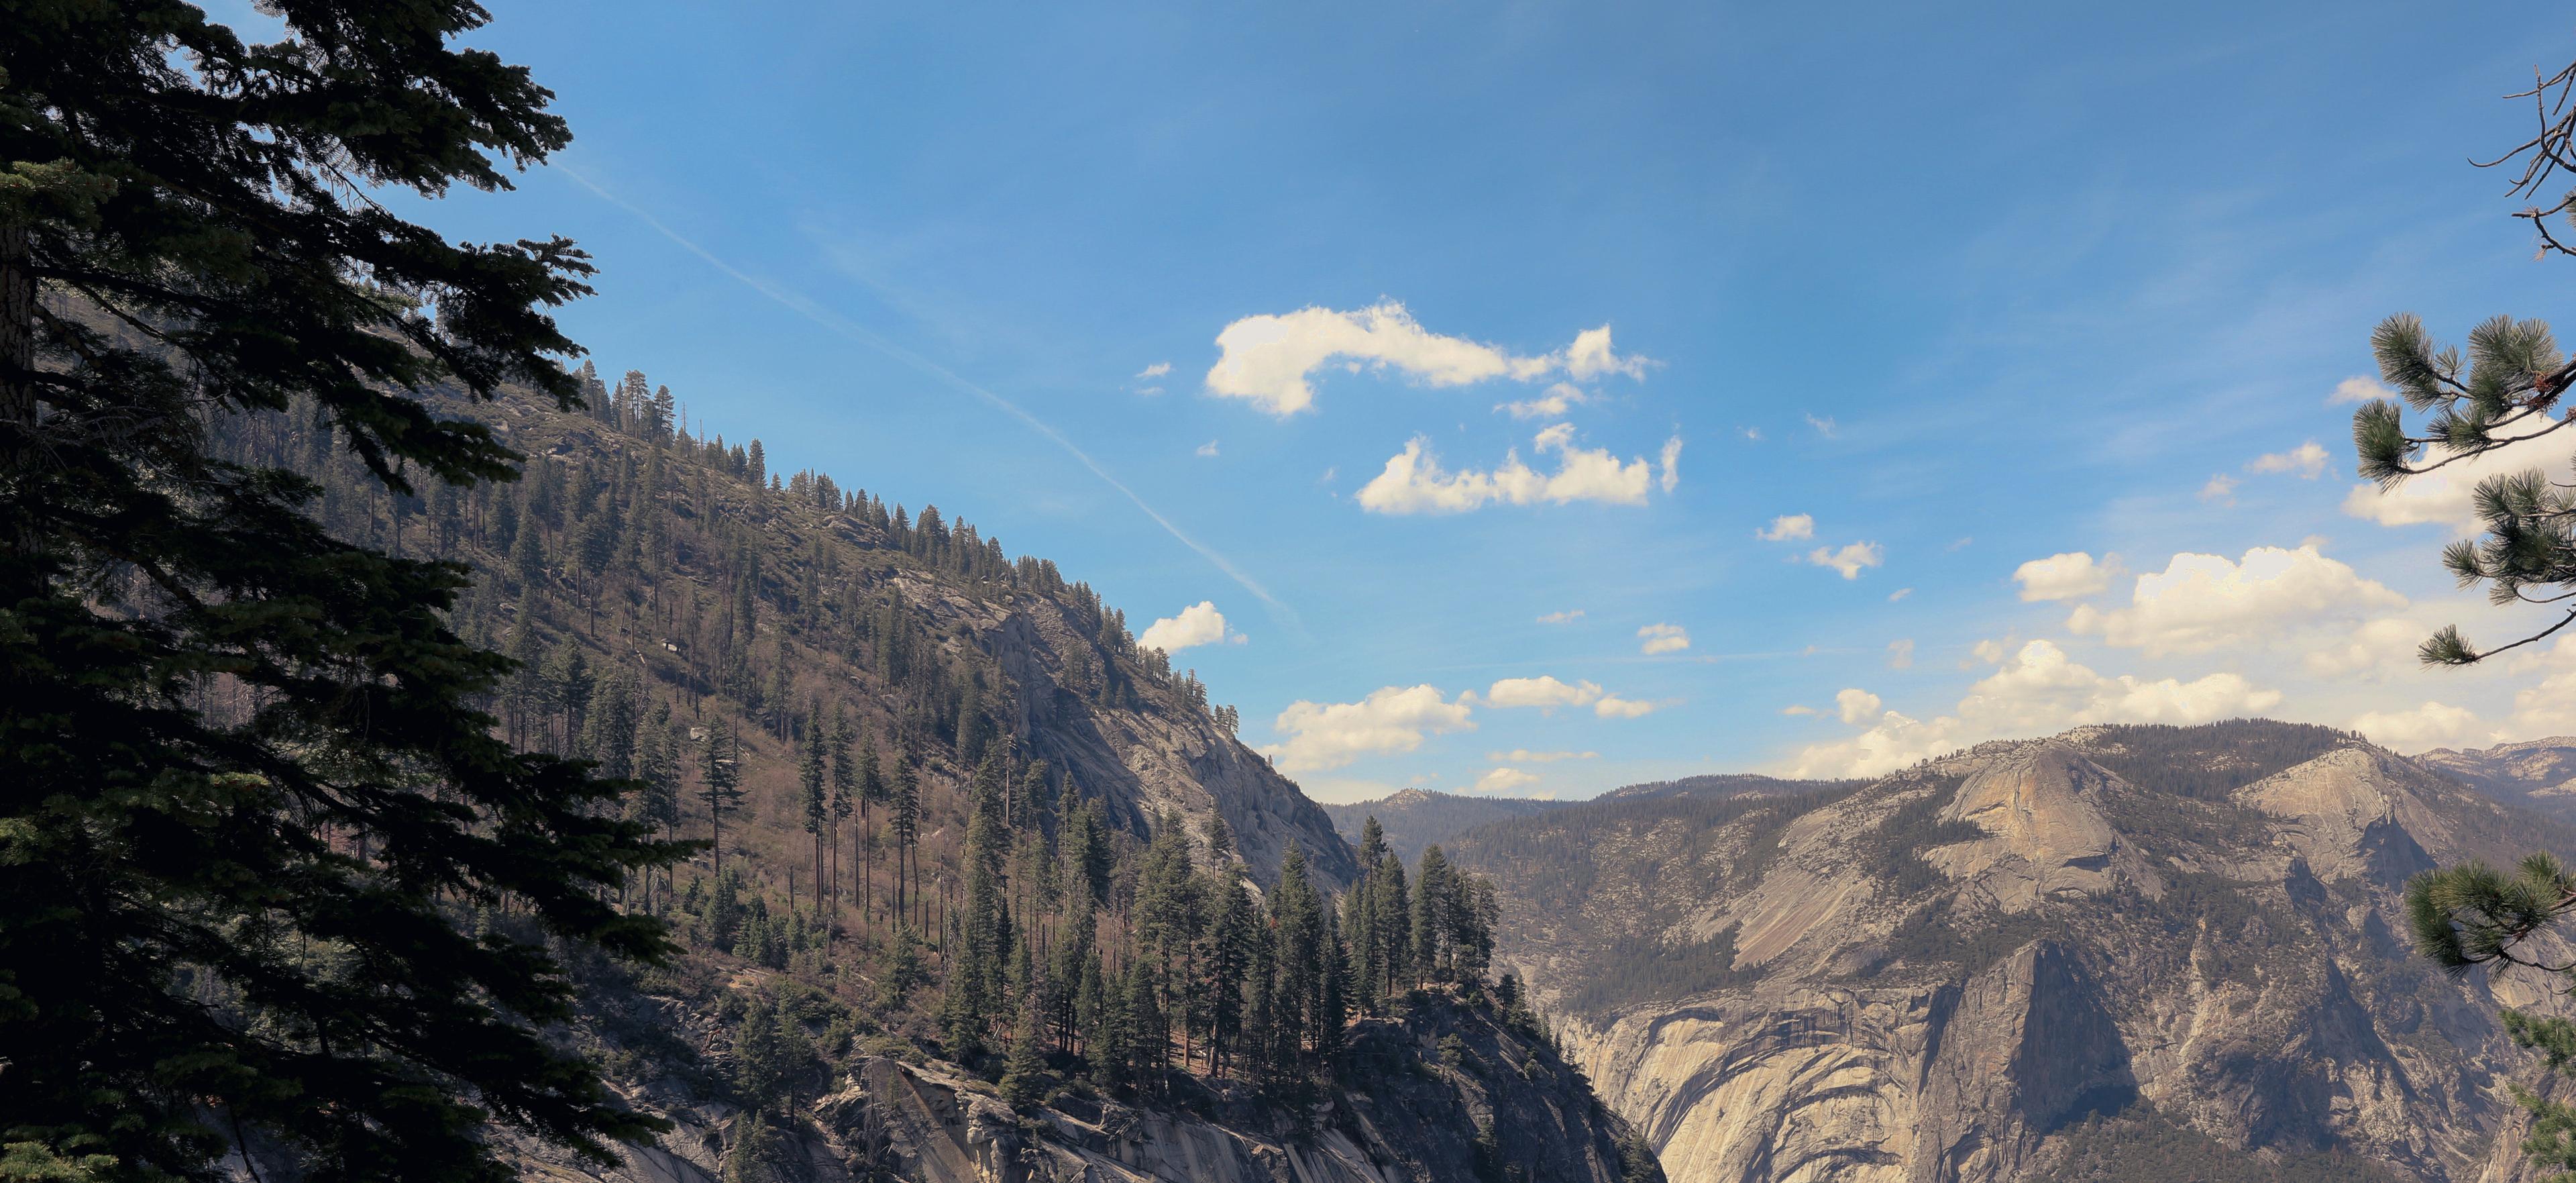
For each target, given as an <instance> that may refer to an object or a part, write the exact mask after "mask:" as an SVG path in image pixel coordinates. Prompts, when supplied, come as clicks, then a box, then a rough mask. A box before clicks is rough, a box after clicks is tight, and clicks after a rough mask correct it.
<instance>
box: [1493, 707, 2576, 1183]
mask: <svg viewBox="0 0 2576 1183" xmlns="http://www.w3.org/2000/svg"><path fill="white" fill-rule="evenodd" d="M2535 845H2539V846H2547V847H2550V848H2553V849H2557V850H2561V851H2567V850H2571V849H2576V834H2571V832H2570V831H2569V830H2568V829H2567V828H2565V827H2563V826H2558V825H2555V824H2553V823H2550V822H2548V821H2545V820H2543V819H2541V818H2539V817H2537V816H2535V815H2533V814H2530V813H2527V812H2522V811H2518V810H2515V809H2513V808H2510V807H2508V806H2504V805H2500V804H2498V803H2496V802H2493V801H2491V800H2488V799H2486V798H2484V797H2482V796H2480V795H2479V794H2477V793H2475V792H2472V791H2470V790H2468V789H2466V788H2464V787H2463V786H2461V785H2459V784H2457V783H2455V782H2453V781H2452V780H2450V779H2448V778H2447V777H2444V776H2441V775H2437V774H2435V773H2434V772H2432V771H2431V770H2429V769H2427V768H2425V767H2424V766H2422V765H2419V764H2416V763H2414V762H2411V761H2408V760H2406V759H2403V758H2400V757H2397V756H2394V755H2391V754H2389V753H2387V752H2385V751H2382V750H2379V749H2377V748H2374V747H2372V746H2370V745H2369V744H2367V743H2365V742H2363V741H2361V740H2359V739H2357V738H2355V737H2352V736H2348V735H2345V734H2342V733H2338V732H2333V731H2328V730H2325V729H2322V728H2313V727H2300V726H2293V725H2288V724H2276V723H2268V722H2260V721H2246V722H2236V723H2228V724H2219V725H2214V726H2209V727H2198V728H2185V729H2176V728H2160V727H2095V728H2086V729H2083V730H2079V731H2075V732H2069V733H2067V734H2065V735H2061V736H2057V737H2055V738H2051V739H2045V740H2036V741H2028V742H2014V743H1990V744H1985V745H1981V746H1979V747H1977V748H1974V749H1971V750H1969V751H1966V752H1962V753H1959V754H1956V755H1953V756H1949V757H1945V758H1943V759H1939V760H1935V761H1931V762H1929V763H1926V764H1924V765H1921V766H1918V767H1916V768H1913V769H1910V770H1908V771H1906V772H1903V773H1900V774H1897V775H1895V776H1891V777H1888V778H1886V779H1884V780H1881V781H1878V782H1875V783H1871V784H1867V785H1851V786H1839V787H1833V788H1828V789H1823V790H1819V791H1816V792H1812V793H1808V794H1803V795H1796V796H1787V797H1759V796H1757V797H1733V798H1722V799H1714V800H1712V799H1705V798H1693V797H1678V798H1675V797H1649V798H1642V799H1637V798H1632V799H1627V800H1612V801H1599V802H1593V803H1588V804H1585V805H1578V806H1573V807H1569V808H1566V809H1561V810H1555V811H1551V812H1548V813H1545V814H1541V815H1538V816H1535V817H1530V818H1525V819H1520V820H1516V821H1510V822H1503V823H1499V824H1496V825H1492V826H1488V827H1486V828H1484V829H1481V830H1478V831H1475V832H1473V833H1471V834H1469V835H1466V836H1464V837H1462V838H1460V839H1458V840H1456V841H1455V842H1453V843H1452V844H1450V846H1449V847H1448V849H1449V852H1450V853H1451V854H1452V856H1453V857H1454V858H1455V859H1456V860H1457V861H1458V862H1459V864H1460V865H1462V866H1465V867H1468V868H1472V869H1474V870H1476V871H1479V872H1482V873H1484V874H1487V875H1489V876H1491V877H1492V878H1493V879H1494V881H1495V882H1496V884H1497V886H1498V888H1499V891H1500V893H1501V896H1502V902H1501V907H1500V909H1499V914H1500V915H1501V917H1502V918H1503V924H1502V928H1501V933H1500V953H1499V956H1500V957H1501V958H1502V960H1503V961H1504V962H1505V963H1506V964H1510V965H1514V966H1516V967H1518V968H1519V969H1520V970H1521V971H1522V972H1523V974H1524V976H1525V978H1526V979H1527V980H1528V981H1529V982H1530V983H1531V987H1532V990H1533V992H1534V994H1535V996H1536V997H1538V998H1539V999H1541V1000H1542V1001H1543V1003H1544V1005H1545V1009H1547V1010H1548V1011H1549V1012H1550V1013H1551V1014H1552V1015H1553V1016H1554V1017H1555V1019H1556V1020H1557V1022H1558V1024H1559V1030H1560V1032H1561V1033H1562V1034H1563V1035H1564V1037H1565V1038H1566V1040H1567V1041H1568V1043H1569V1045H1570V1046H1571V1047H1573V1048H1574V1049H1575V1057H1574V1058H1575V1059H1576V1060H1577V1061H1578V1062H1579V1063H1581V1064H1583V1065H1584V1066H1585V1067H1586V1069H1587V1070H1588V1071H1589V1072H1590V1073H1591V1075H1592V1077H1593V1079H1594V1080H1595V1081H1596V1082H1597V1083H1598V1084H1599V1086H1600V1087H1601V1089H1602V1090H1603V1093H1604V1095H1605V1097H1606V1098H1607V1099H1608V1100H1609V1102H1610V1103H1611V1105H1612V1106H1613V1107H1614V1108H1617V1109H1619V1110H1620V1111H1621V1112H1622V1113H1623V1114H1624V1115H1626V1116H1627V1117H1628V1118H1629V1119H1630V1120H1632V1121H1635V1122H1637V1123H1638V1124H1639V1125H1641V1126H1642V1127H1644V1129H1645V1130H1646V1132H1647V1133H1648V1135H1649V1136H1650V1137H1651V1138H1652V1139H1653V1140H1654V1141H1655V1143H1656V1144H1657V1146H1658V1147H1659V1148H1660V1150H1661V1152H1662V1156H1663V1161H1664V1164H1665V1166H1666V1168H1667V1169H1668V1170H1670V1171H1671V1172H1672V1173H1673V1176H1674V1177H1675V1178H1684V1179H1721V1180H1730V1181H1733V1180H1763V1181H1782V1183H1785V1181H1788V1180H1810V1179H1827V1178H1831V1179H1837V1180H1862V1181H1868V1180H1890V1181H1893V1180H1908V1181H1918V1183H1930V1181H1933V1180H1945V1181H1946V1180H1959V1181H1962V1183H1987V1181H2001V1180H2009V1179H2023V1178H2049V1177H2062V1178H2068V1179H2073V1178H2083V1179H2116V1178H2122V1177H2125V1176H2123V1175H2121V1174H2119V1173H2117V1172H2116V1171H2114V1172H2113V1173H2108V1174H2105V1173H2102V1170H2103V1169H2104V1168H2102V1164H2104V1163H2117V1162H2120V1161H2123V1160H2124V1159H2127V1158H2128V1157H2129V1156H2130V1152H2132V1151H2135V1152H2136V1154H2137V1155H2138V1156H2139V1157H2137V1158H2136V1160H2135V1161H2138V1162H2140V1163H2144V1162H2146V1161H2147V1159H2148V1158H2149V1157H2153V1158H2155V1159H2156V1160H2157V1161H2162V1162H2167V1163H2170V1162H2171V1161H2173V1156H2174V1155H2175V1154H2177V1153H2198V1154H2200V1155H2201V1156H2203V1157H2204V1158H2205V1159H2206V1160H2207V1161H2209V1162H2212V1163H2216V1162H2222V1161H2223V1162H2227V1163H2229V1164H2231V1167H2230V1169H2234V1168H2235V1167H2238V1166H2242V1167H2245V1168H2247V1169H2248V1170H2256V1169H2259V1171H2260V1172H2269V1173H2268V1174H2265V1173H2255V1174H2247V1175H2245V1176H2244V1177H2246V1178H2358V1179H2371V1178H2382V1179H2420V1180H2446V1181H2450V1180H2457V1181H2465V1180H2471V1179H2494V1180H2502V1179H2512V1178H2517V1177H2519V1176H2518V1172H2519V1162H2520V1158H2519V1152H2518V1151H2517V1150H2516V1149H2515V1143H2516V1142H2517V1141H2518V1140H2519V1138H2520V1133H2519V1132H2518V1129H2517V1126H2516V1123H2517V1122H2518V1121H2519V1119H2520V1111H2519V1110H2518V1109H2517V1108H2516V1107H2515V1106H2514V1105H2513V1104H2512V1102H2511V1100H2510V1099H2509V1097H2508V1096H2507V1095H2506V1093H2507V1085H2508V1080H2509V1079H2510V1078H2512V1077H2514V1076H2515V1075H2516V1074H2517V1073H2518V1072H2519V1073H2522V1074H2523V1075H2525V1076H2528V1072H2527V1071H2525V1070H2526V1069H2528V1067H2529V1061H2528V1058H2527V1056H2526V1055H2525V1054H2523V1053H2520V1052H2517V1051H2515V1050H2513V1049H2512V1048H2511V1047H2510V1045H2509V1044H2508V1043H2507V1042H2506V1040H2505V1039H2504V1038H2503V1036H2502V1034H2501V1032H2500V1031H2499V1029H2498V1025H2497V1021H2496V1004H2497V1003H2498V1002H2499V1001H2502V1002H2507V1003H2510V1004H2513V1005H2518V1006H2534V1005H2537V1006H2543V1007H2549V1006H2556V1005H2561V1004H2562V1003H2561V1002H2560V1000H2556V999H2554V998H2553V997H2551V996H2550V994H2549V988H2548V984H2547V983H2545V982H2541V981H2538V980H2534V979H2532V978H2528V977H2513V976H2506V977H2499V978H2498V979H2496V980H2494V981H2492V982H2490V981H2488V980H2486V979H2485V978H2484V977H2483V976H2474V975H2473V976H2472V977H2470V978H2467V979H2463V980H2452V979H2450V978H2447V977H2445V976H2444V975H2443V974H2441V973H2440V972H2439V971H2437V970H2436V969H2435V968H2434V967H2432V966H2431V965H2430V964H2429V963H2427V962H2425V961H2423V960H2422V959H2420V958H2418V957H2416V956H2415V955H2414V954H2413V952H2412V951H2411V949H2409V948H2408V946H2407V944H2406V942H2405V939H2404V938H2403V936H2402V933H2403V932H2404V926H2403V916H2402V911H2401V902H2400V898H2399V893H2400V890H2401V888H2402V885H2403V883H2404V882H2405V880H2406V878H2407V877H2408V876H2409V875H2412V874H2413V873H2415V872H2417V871H2419V870H2422V869H2425V868H2428V867H2431V866H2434V865H2436V864H2443V863H2450V862H2455V861H2459V860H2463V859H2468V858H2482V859H2486V860H2489V861H2491V862H2503V861H2508V860H2510V859H2513V858H2517V857H2519V856H2520V855H2521V854H2523V853H2526V851H2527V850H2528V849H2529V848H2531V847H2533V846H2535ZM2194 1147H2197V1148H2198V1149H2197V1151H2192V1150H2191V1148H2194ZM2177 1148H2180V1149H2177ZM2053 1173H2054V1174H2053ZM2136 1177H2137V1178H2141V1179H2146V1178H2167V1177H2176V1178H2180V1177H2189V1178H2199V1177H2202V1176H2201V1175H2191V1174H2187V1175H2172V1174H2170V1173H2168V1174H2165V1175H2155V1174H2139V1175H2137V1176H2136ZM2230 1177H2234V1176H2230Z"/></svg>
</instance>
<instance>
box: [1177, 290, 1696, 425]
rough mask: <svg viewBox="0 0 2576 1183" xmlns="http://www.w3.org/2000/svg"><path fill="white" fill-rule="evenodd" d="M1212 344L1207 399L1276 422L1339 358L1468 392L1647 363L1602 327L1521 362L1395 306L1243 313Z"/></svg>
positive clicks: (1306, 399)
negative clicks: (1614, 343) (1239, 403)
mask: <svg viewBox="0 0 2576 1183" xmlns="http://www.w3.org/2000/svg"><path fill="white" fill-rule="evenodd" d="M1216 346H1217V361H1216V364H1215V365H1214V366H1212V367H1210V368H1209V369H1208V372H1207V390H1208V393H1210V394H1213V395H1216V396H1218V397H1220V398H1239V399H1243V400H1245V401H1247V402H1249V403H1251V404H1253V405H1254V406H1255V407H1258V408H1260V409H1261V410H1264V411H1267V412H1269V413H1270V414H1273V415H1278V416H1282V417H1285V416H1288V415H1293V414H1296V413H1297V412H1299V411H1303V410H1306V409H1308V408H1310V407H1312V406H1314V404H1315V389H1314V387H1313V386H1311V385H1309V384H1308V382H1307V378H1308V376H1309V375H1311V374H1313V373H1314V372H1315V371H1316V370H1319V369H1321V368H1323V367H1324V366H1326V365H1327V364H1330V363H1332V362H1334V361H1336V360H1339V361H1341V362H1342V363H1343V365H1344V366H1345V367H1346V368H1349V369H1352V370H1358V369H1363V368H1371V369H1378V370H1387V369H1393V370H1397V371H1400V372H1402V373H1403V374H1404V375H1405V376H1407V377H1409V378H1411V379H1413V380H1414V381H1417V382H1420V383H1422V384H1424V385H1426V386H1464V385H1468V384H1470V383H1475V382H1483V381H1487V380H1490V379H1494V378H1511V379H1514V380H1516V381H1522V382H1531V381H1536V380H1538V379H1541V378H1544V377H1546V376H1548V375H1549V374H1552V373H1559V372H1562V373H1564V374H1565V375H1567V376H1568V377H1571V378H1573V379H1574V380H1575V381H1578V382H1581V381H1588V380H1590V379H1593V378H1598V377H1603V376H1606V375H1609V374H1625V375H1627V376H1629V377H1631V378H1634V377H1639V376H1641V375H1642V374H1643V373H1644V372H1645V367H1646V366H1647V365H1648V364H1649V363H1648V361H1647V359H1645V358H1641V357H1635V356H1629V357H1621V356H1620V355H1619V354H1617V353H1616V352H1614V351H1613V350H1612V349H1611V347H1610V327H1609V326H1608V325H1603V326H1602V327H1600V328H1597V329H1586V330H1584V331H1583V332H1581V333H1578V334H1576V336H1575V338H1574V344H1572V345H1570V346H1568V347H1566V348H1565V349H1562V350H1559V351H1557V352H1555V353H1549V354H1544V355H1541V356H1538V357H1522V356H1518V355H1515V354H1513V353H1511V352H1509V351H1507V350H1504V349H1502V348H1500V347H1498V346H1493V345H1487V344H1484V343H1482V342H1479V341H1471V340H1468V339H1467V338H1465V337H1450V336H1443V335H1441V334H1439V333H1434V332H1432V331H1430V330H1428V329H1425V328H1423V327H1422V326H1421V324H1420V323H1418V322H1416V321H1415V320H1414V319H1413V314H1412V313H1410V312H1407V311H1405V308H1404V305H1402V304H1400V303H1398V302H1396V301H1393V300H1380V301H1379V302H1377V303H1375V304H1372V305H1370V306H1369V307H1366V308H1361V309H1356V310H1354V311H1350V312H1336V311H1334V310H1332V309H1330V308H1322V307H1307V308H1301V309H1298V310H1297V311H1295V312H1290V313H1286V314H1284V315H1271V314H1263V315H1260V316H1247V317H1244V318H1243V319H1241V320H1238V321H1235V322H1234V323H1232V324H1229V325H1227V326H1225V329H1224V331H1222V332H1219V333H1218V334H1217V336H1216Z"/></svg>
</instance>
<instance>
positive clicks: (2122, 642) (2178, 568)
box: [2066, 543, 2406, 657]
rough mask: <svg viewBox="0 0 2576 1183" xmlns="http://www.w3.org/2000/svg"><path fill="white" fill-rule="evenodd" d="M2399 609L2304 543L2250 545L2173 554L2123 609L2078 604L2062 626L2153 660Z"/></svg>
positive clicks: (2143, 579) (2384, 593) (2389, 594)
mask: <svg viewBox="0 0 2576 1183" xmlns="http://www.w3.org/2000/svg"><path fill="white" fill-rule="evenodd" d="M2405 606H2406V597H2404V596H2401V595H2398V594H2397V593H2396V592H2393V591H2390V590H2388V589H2387V588H2386V587H2383V586H2381V585H2380V584H2378V583H2376V582H2374V581H2372V580H2368V579H2364V578H2362V577H2361V576H2360V575H2359V574H2357V573H2355V572H2354V571H2353V569H2352V568H2350V567H2348V566H2345V565H2344V564H2342V563H2340V562H2337V561H2336V560H2334V559H2330V558H2327V557H2326V556H2325V555H2323V554H2321V553H2319V552H2318V550H2317V548H2316V545H2315V544H2314V543H2306V544H2302V545H2301V546H2299V547H2298V549H2296V550H2285V549H2283V548H2281V547H2277V546H2258V547H2255V548H2254V549H2252V550H2249V551H2246V552H2245V556H2244V558H2243V559H2241V560H2239V561H2234V562H2231V561H2229V560H2228V559H2226V558H2225V557H2223V556H2220V555H2204V554H2190V553H2184V554H2178V555H2175V556H2174V557H2173V561H2172V562H2170V563H2168V564H2166V565H2165V569H2164V570H2162V571H2159V572H2155V573H2153V574H2148V575H2141V576H2138V581H2137V585H2136V588H2135V590H2134V591H2132V592H2131V593H2130V597H2129V606H2127V607H2125V608H2113V609H2110V610H2109V611H2102V610H2099V609H2096V608H2094V607H2093V606H2092V605H2090V604H2085V605H2081V606H2078V607H2077V608H2076V609H2075V612H2074V614H2073V615H2071V616H2069V617H2067V620H2066V627H2067V628H2069V629H2071V630H2073V631H2075V632H2078V633H2099V634H2101V636H2102V639H2103V640H2104V641H2105V642H2107V643H2109V644H2112V645H2117V646H2120V647H2122V648H2131V649H2144V650H2146V651H2147V654H2148V656H2150V657H2153V656H2159V655H2162V654H2167V653H2197V652H2201V651H2203V650H2208V649H2215V648H2218V647H2219V646H2222V645H2255V644H2264V643H2270V642H2274V641H2278V640H2280V639H2282V638H2283V637H2284V636H2285V635H2286V634H2288V633H2290V632H2292V631H2294V630H2300V629H2307V628H2314V627H2316V626H2319V625H2323V624H2326V623H2329V622H2331V621H2335V620H2339V619H2348V618H2350V617H2352V616H2355V615H2357V614H2360V613H2363V612H2367V611H2370V610H2372V609H2374V608H2402V607H2405Z"/></svg>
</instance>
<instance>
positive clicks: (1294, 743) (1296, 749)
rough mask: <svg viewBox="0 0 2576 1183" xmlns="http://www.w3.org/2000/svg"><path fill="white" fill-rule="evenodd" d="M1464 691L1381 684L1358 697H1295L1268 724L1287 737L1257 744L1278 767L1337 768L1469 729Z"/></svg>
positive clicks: (1299, 769)
mask: <svg viewBox="0 0 2576 1183" xmlns="http://www.w3.org/2000/svg"><path fill="white" fill-rule="evenodd" d="M1464 699H1465V696H1463V695H1462V696H1460V701H1457V702H1450V701H1447V700H1445V699H1443V698H1442V697H1441V695H1440V691H1439V689H1438V688H1437V687H1433V686H1429V685H1422V686H1383V687H1380V688H1378V689H1376V690H1373V691H1370V692H1369V696H1368V697H1366V698H1363V699H1361V700H1360V701H1358V702H1330V703H1318V702H1308V701H1306V700H1304V699H1299V700H1298V701H1296V702H1292V703H1290V704H1288V709H1287V710H1284V711H1281V712H1279V717H1278V718H1277V719H1276V720H1274V721H1273V722H1272V724H1271V726H1272V727H1273V728H1274V729H1276V730H1277V731H1278V732H1279V733H1280V734H1281V735H1283V736H1285V737H1286V738H1285V739H1283V740H1281V741H1280V742H1278V743H1276V744H1272V745H1270V746H1269V747H1265V748H1263V749H1261V751H1262V753H1263V754H1264V755H1267V756H1269V757H1271V758H1272V760H1274V761H1276V762H1277V764H1278V766H1279V770H1280V771H1282V772H1311V771H1317V770H1321V769H1327V768H1339V767H1342V766H1343V765H1345V764H1348V763H1350V762H1351V761H1353V760H1357V759H1359V758H1360V757H1362V756H1371V755H1381V754H1384V753H1388V752H1410V751H1413V750H1415V749H1417V748H1419V747H1421V746H1422V740H1423V737H1424V736H1426V735H1440V734H1445V733H1448V732H1452V731H1473V730H1475V729H1476V722H1475V720H1474V719H1473V718H1471V717H1469V716H1470V711H1469V710H1468V707H1467V703H1466V702H1465V700H1464Z"/></svg>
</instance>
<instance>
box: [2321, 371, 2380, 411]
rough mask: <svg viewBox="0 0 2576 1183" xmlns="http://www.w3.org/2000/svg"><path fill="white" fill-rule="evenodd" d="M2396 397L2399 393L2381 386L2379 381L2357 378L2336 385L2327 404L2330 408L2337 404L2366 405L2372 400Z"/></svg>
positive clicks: (2347, 379)
mask: <svg viewBox="0 0 2576 1183" xmlns="http://www.w3.org/2000/svg"><path fill="white" fill-rule="evenodd" d="M2395 397H2397V392H2396V391H2394V390H2390V389H2389V388H2387V387H2385V386H2382V385H2380V384H2379V380H2378V379H2376V378H2363V377H2359V376H2355V377H2351V378H2346V379H2344V380H2343V381H2341V382H2337V383H2335V388H2334V393H2332V394H2329V395H2327V396H2326V403H2327V405H2329V406H2331V405H2333V404H2335V403H2366V402H2369V401H2371V400H2372V399H2379V398H2395Z"/></svg>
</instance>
